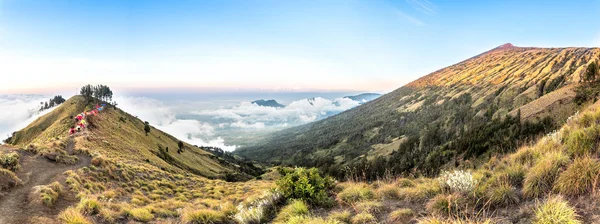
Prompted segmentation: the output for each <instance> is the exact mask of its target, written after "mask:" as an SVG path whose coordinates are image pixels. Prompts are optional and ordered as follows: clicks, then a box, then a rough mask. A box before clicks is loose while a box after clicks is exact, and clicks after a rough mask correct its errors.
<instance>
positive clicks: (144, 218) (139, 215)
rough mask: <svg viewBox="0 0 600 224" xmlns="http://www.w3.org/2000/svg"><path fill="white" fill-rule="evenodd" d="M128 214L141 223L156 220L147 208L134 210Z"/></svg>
mask: <svg viewBox="0 0 600 224" xmlns="http://www.w3.org/2000/svg"><path fill="white" fill-rule="evenodd" d="M128 214H129V215H130V216H131V217H133V219H135V220H137V221H140V222H149V221H150V220H152V219H154V215H152V213H150V211H149V210H148V209H146V208H134V209H131V210H129V212H128Z"/></svg>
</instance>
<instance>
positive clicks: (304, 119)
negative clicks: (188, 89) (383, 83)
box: [192, 97, 359, 129]
mask: <svg viewBox="0 0 600 224" xmlns="http://www.w3.org/2000/svg"><path fill="white" fill-rule="evenodd" d="M358 105H359V102H357V101H354V100H351V99H348V98H337V99H334V100H329V99H325V98H321V97H316V98H313V99H303V100H298V101H294V102H292V103H290V104H288V105H287V106H285V107H283V108H275V107H266V106H259V105H256V104H253V103H250V102H242V103H240V104H239V105H238V106H234V107H232V108H221V109H216V110H200V111H194V112H192V114H195V115H200V116H204V117H206V116H208V117H211V118H212V120H213V121H219V122H221V123H219V127H220V128H227V127H231V128H245V129H262V128H267V127H275V128H276V127H287V126H295V125H300V124H305V123H308V122H312V121H316V120H319V119H322V118H325V117H328V116H331V115H333V114H336V113H339V112H341V111H344V110H348V109H350V108H353V107H355V106H358Z"/></svg>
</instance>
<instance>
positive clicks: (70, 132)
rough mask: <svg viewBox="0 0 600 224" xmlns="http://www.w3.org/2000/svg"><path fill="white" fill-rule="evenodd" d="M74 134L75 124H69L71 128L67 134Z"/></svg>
mask: <svg viewBox="0 0 600 224" xmlns="http://www.w3.org/2000/svg"><path fill="white" fill-rule="evenodd" d="M72 134H75V126H71V129H69V135H72Z"/></svg>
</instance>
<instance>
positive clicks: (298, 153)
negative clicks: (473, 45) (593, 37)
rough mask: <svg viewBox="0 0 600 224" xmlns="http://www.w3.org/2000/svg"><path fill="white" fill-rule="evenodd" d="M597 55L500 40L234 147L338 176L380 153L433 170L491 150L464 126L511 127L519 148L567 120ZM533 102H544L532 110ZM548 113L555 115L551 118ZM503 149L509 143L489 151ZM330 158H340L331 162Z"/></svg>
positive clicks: (264, 158)
mask: <svg viewBox="0 0 600 224" xmlns="http://www.w3.org/2000/svg"><path fill="white" fill-rule="evenodd" d="M599 55H600V50H599V49H598V48H519V47H514V46H513V45H503V46H500V47H499V48H496V50H494V49H492V50H491V51H487V52H484V53H482V54H480V55H477V56H475V57H471V58H469V59H466V60H464V61H462V62H459V63H457V64H454V65H451V66H448V67H445V68H442V69H440V70H437V71H435V72H433V73H430V74H428V75H426V76H423V77H421V78H419V79H417V80H415V81H413V82H411V83H409V84H407V85H405V86H403V87H400V88H398V89H396V90H394V91H392V92H390V93H388V94H385V95H383V96H381V97H379V98H377V99H375V100H373V101H371V102H368V103H365V104H363V105H361V106H358V107H356V108H353V109H351V110H348V111H345V112H343V113H340V114H338V115H336V116H332V117H330V118H328V119H325V120H322V121H317V122H314V123H310V124H307V125H304V126H300V127H296V128H291V129H287V130H284V131H281V132H278V133H276V134H275V135H274V137H272V138H271V139H270V140H268V141H264V142H263V143H262V144H258V145H254V146H249V147H245V148H241V149H239V150H237V151H236V152H235V153H236V154H239V155H241V156H244V157H247V158H250V159H253V160H258V161H261V162H266V163H270V164H283V165H300V166H316V167H320V168H323V169H324V170H330V171H331V172H330V173H331V174H334V175H338V176H339V175H342V176H343V174H342V173H341V172H337V171H335V170H339V169H341V167H344V166H350V167H352V166H358V167H365V166H367V165H365V164H371V167H372V166H374V165H375V162H374V161H375V160H376V159H377V158H378V157H382V158H381V159H383V160H384V161H388V162H389V161H390V159H391V158H392V157H393V156H396V157H398V158H396V159H395V160H396V161H395V163H394V164H398V163H405V164H407V165H406V167H400V168H397V172H407V171H408V170H411V169H417V170H419V169H422V170H428V169H429V170H431V171H432V172H433V171H434V170H435V169H437V168H434V169H430V168H433V167H439V166H441V165H440V164H448V162H450V161H455V160H466V159H468V157H469V156H472V155H479V154H481V153H485V152H487V151H490V150H491V149H489V148H488V147H487V146H485V145H486V144H485V142H484V139H485V138H482V139H471V140H469V139H470V137H469V136H467V134H466V133H471V132H472V131H474V130H476V129H486V128H488V129H490V128H491V129H490V130H492V129H498V130H496V132H500V131H507V133H506V135H507V136H508V135H511V136H513V137H515V138H514V139H516V140H514V141H512V142H511V143H510V144H508V145H507V146H506V147H509V148H515V147H516V145H518V144H519V143H518V142H520V141H526V139H530V138H533V137H534V136H535V135H539V134H542V133H543V132H547V131H549V130H551V128H552V127H555V126H556V125H560V124H562V123H563V122H564V121H565V120H566V118H567V117H569V116H570V115H571V113H573V111H576V110H577V108H578V106H577V105H576V104H575V103H573V98H574V96H575V94H574V88H573V86H576V85H577V84H578V83H579V82H580V80H581V76H582V74H583V72H584V71H585V69H586V67H587V65H588V64H589V63H590V62H591V61H594V60H597V59H598V58H599ZM542 83H543V84H542ZM546 83H547V84H546ZM558 90H560V91H563V92H564V94H565V97H561V102H563V103H555V102H559V101H558V100H557V99H556V98H550V97H543V96H545V95H546V94H550V93H553V92H556V91H558ZM542 101H543V102H542ZM534 102H535V104H533V103H534ZM530 103H531V104H530ZM535 105H544V106H545V107H546V108H541V110H533V109H532V108H535ZM551 112H556V113H551ZM548 114H552V117H550V118H548V116H547V115H548ZM507 115H510V116H512V117H516V118H517V120H519V122H516V121H511V120H507V121H506V122H508V123H504V124H502V122H501V121H502V119H501V118H504V117H505V116H507ZM549 119H550V120H549ZM502 125H507V127H506V128H502ZM522 125H525V126H527V128H534V127H535V128H534V129H535V131H534V129H527V130H528V131H532V132H531V133H528V134H526V135H522V134H517V135H516V136H515V134H516V132H514V131H509V130H510V128H509V127H514V128H519V129H520V127H521V126H522ZM429 132H432V133H429ZM436 132H437V133H436ZM508 132H510V133H508ZM534 132H535V133H534ZM493 133H494V131H492V132H490V133H489V134H493ZM471 134H476V133H471ZM424 135H425V136H430V137H427V138H432V139H431V140H430V142H432V143H431V144H424V142H423V140H419V139H420V138H421V137H424ZM433 136H437V137H433ZM474 136H477V135H474ZM518 136H521V137H522V138H523V139H521V138H520V137H518ZM435 139H437V140H435ZM452 139H455V140H453V141H452ZM471 141H476V142H477V143H475V142H471ZM469 142H470V143H469ZM499 142H501V141H499ZM466 143H469V144H468V145H465V147H466V148H467V149H459V148H458V147H460V144H466ZM410 144H412V145H416V147H413V146H409V145H410ZM473 145H475V146H476V147H474V146H473ZM502 150H511V149H494V150H491V151H502ZM418 151H421V153H418ZM423 151H425V153H423ZM440 153H446V154H447V155H446V156H441V155H437V159H436V158H435V157H434V154H440ZM419 154H420V155H419ZM266 155H269V156H268V157H267V156H266ZM414 157H417V158H418V159H416V162H408V161H407V160H412V159H414ZM411 158H412V159H411ZM327 161H335V163H334V165H329V164H328V163H330V162H327ZM402 161H405V162H402ZM383 164H385V162H384V163H383ZM394 164H389V166H392V165H394ZM367 167H368V166H367ZM424 167H430V168H427V169H425V168H424ZM375 175H377V174H373V176H375Z"/></svg>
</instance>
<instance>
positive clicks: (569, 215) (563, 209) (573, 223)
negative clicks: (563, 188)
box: [533, 196, 581, 224]
mask: <svg viewBox="0 0 600 224" xmlns="http://www.w3.org/2000/svg"><path fill="white" fill-rule="evenodd" d="M577 217H578V216H577V213H575V209H574V208H573V207H571V206H570V205H569V204H568V203H567V202H566V201H565V200H563V199H562V197H560V196H552V197H550V198H548V199H547V200H546V201H545V202H544V203H543V204H540V205H538V206H537V208H536V209H535V218H534V221H533V223H535V224H553V223H564V224H578V223H581V222H580V221H579V220H577Z"/></svg>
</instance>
